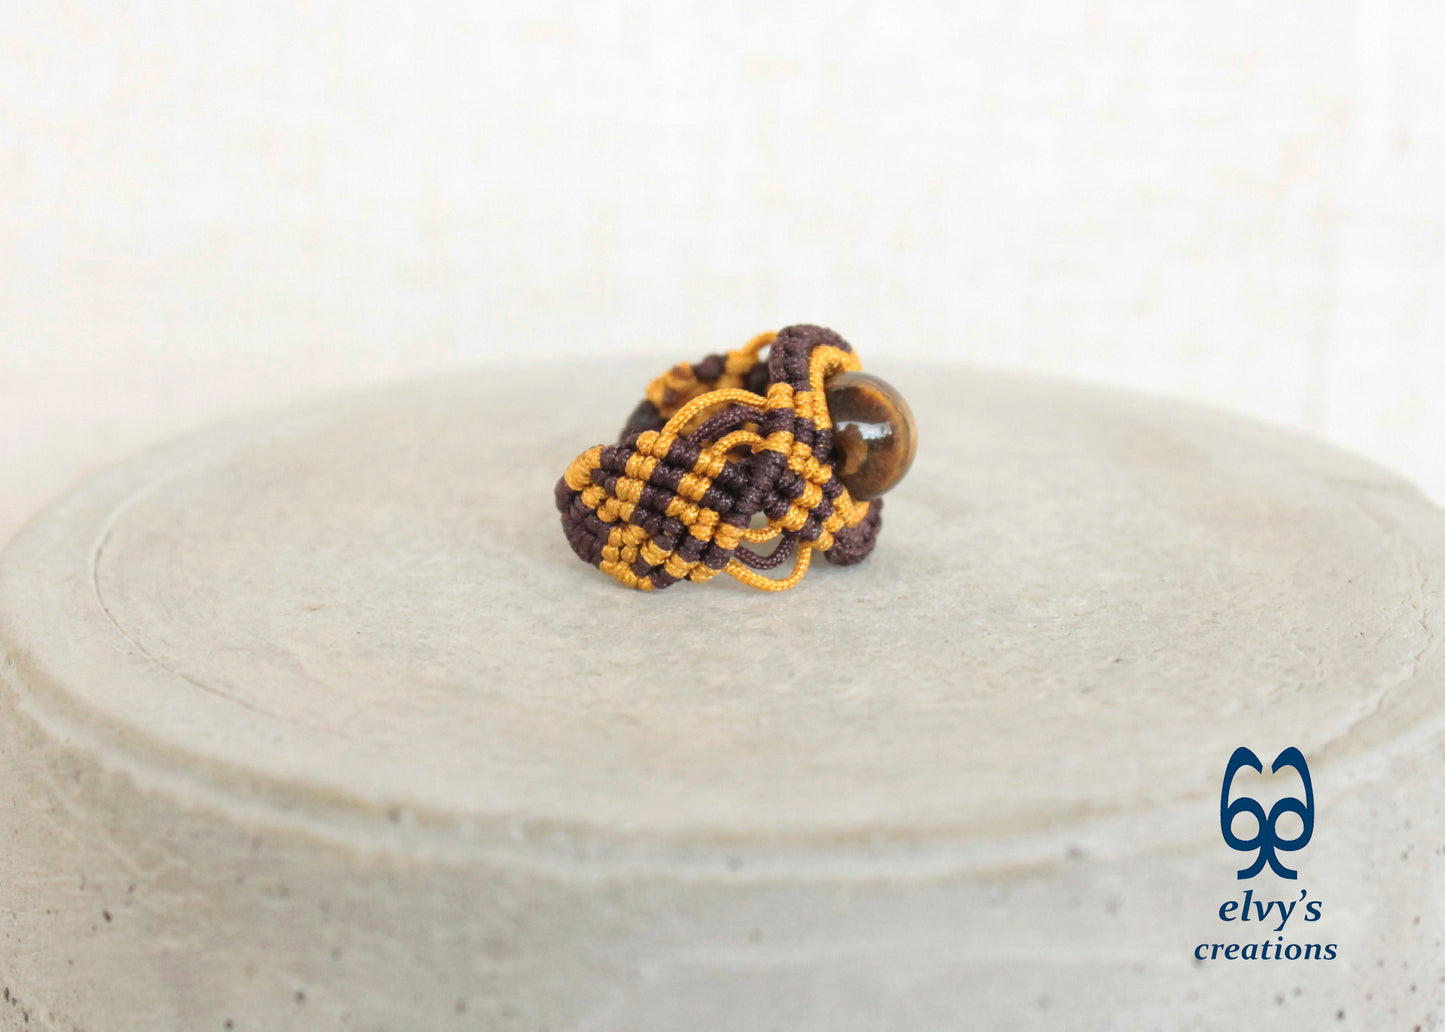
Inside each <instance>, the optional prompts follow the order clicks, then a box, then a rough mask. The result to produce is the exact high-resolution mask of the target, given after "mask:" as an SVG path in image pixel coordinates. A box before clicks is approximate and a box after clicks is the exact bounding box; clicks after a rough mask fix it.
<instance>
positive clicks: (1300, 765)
mask: <svg viewBox="0 0 1445 1032" xmlns="http://www.w3.org/2000/svg"><path fill="white" fill-rule="evenodd" d="M1245 767H1248V768H1250V769H1251V770H1253V771H1255V772H1257V773H1259V774H1263V773H1264V764H1262V763H1260V761H1259V757H1258V756H1256V755H1255V754H1254V753H1253V752H1251V751H1250V750H1249V749H1246V748H1245V747H1244V746H1240V747H1239V748H1238V749H1236V750H1234V753H1233V754H1232V755H1231V756H1230V757H1229V762H1228V763H1227V764H1226V765H1225V768H1224V784H1223V785H1222V786H1221V787H1220V789H1219V832H1220V834H1221V835H1223V836H1224V842H1225V845H1227V846H1229V848H1230V849H1233V850H1237V851H1238V852H1241V853H1251V852H1252V853H1254V858H1253V860H1252V862H1251V863H1250V864H1249V866H1248V867H1244V868H1241V869H1240V870H1239V871H1236V872H1235V875H1234V877H1235V879H1236V881H1235V882H1232V883H1231V884H1236V885H1237V884H1238V880H1239V879H1244V878H1253V877H1255V876H1256V875H1258V874H1260V873H1261V872H1262V871H1263V870H1264V869H1265V868H1266V867H1268V868H1269V869H1270V870H1271V871H1273V872H1274V873H1275V874H1276V875H1277V876H1278V877H1280V878H1284V879H1289V880H1290V881H1295V880H1296V879H1297V878H1298V877H1299V874H1298V872H1296V871H1292V870H1290V869H1289V868H1288V867H1286V866H1285V865H1284V864H1283V863H1282V862H1281V860H1280V854H1281V853H1294V852H1298V851H1299V850H1301V849H1303V848H1304V847H1305V846H1307V845H1309V841H1310V838H1311V836H1313V835H1314V831H1315V789H1314V783H1313V782H1312V781H1311V779H1310V768H1309V764H1307V763H1306V762H1305V758H1304V754H1303V753H1301V752H1300V751H1299V750H1298V749H1296V748H1295V747H1294V746H1290V747H1289V748H1288V749H1285V750H1283V751H1282V752H1281V753H1280V754H1279V755H1278V756H1276V757H1275V758H1274V763H1273V764H1271V765H1270V772H1271V773H1274V774H1278V773H1279V772H1280V771H1282V770H1292V771H1294V772H1295V774H1297V775H1298V776H1299V781H1300V785H1301V786H1302V788H1303V789H1304V798H1303V799H1300V798H1299V797H1297V796H1286V797H1284V798H1282V799H1279V800H1278V801H1277V802H1275V804H1274V805H1273V806H1271V807H1270V809H1269V812H1268V813H1266V812H1265V809H1264V806H1263V805H1262V804H1261V803H1260V801H1259V800H1258V799H1256V798H1254V797H1253V796H1250V795H1246V794H1244V793H1243V792H1241V793H1240V794H1239V796H1238V797H1237V798H1236V799H1235V800H1234V801H1233V802H1231V801H1230V798H1229V795H1230V791H1231V790H1232V789H1233V788H1234V782H1235V778H1236V777H1237V776H1238V774H1239V772H1240V771H1241V770H1243V769H1244V768H1245ZM1271 794H1272V793H1271ZM1291 814H1293V815H1294V816H1295V817H1298V818H1299V822H1300V827H1299V830H1298V832H1295V834H1294V835H1293V836H1292V837H1290V838H1285V837H1284V836H1283V835H1281V834H1280V822H1281V820H1283V819H1284V818H1286V817H1288V816H1289V815H1291ZM1242 815H1243V816H1248V817H1250V818H1252V821H1251V822H1248V823H1253V825H1254V833H1253V834H1252V835H1248V836H1247V837H1246V835H1241V834H1237V833H1236V830H1235V827H1234V822H1235V819H1236V818H1238V817H1240V816H1242ZM1241 823H1247V822H1243V821H1242V822H1241ZM1242 830H1243V831H1245V832H1246V833H1247V832H1248V830H1249V829H1248V828H1244V829H1242ZM1287 830H1289V831H1294V829H1293V828H1287ZM1230 866H1231V867H1232V866H1233V864H1231V865H1230ZM1221 875H1223V872H1221ZM1283 888H1284V886H1278V889H1283ZM1278 889H1272V888H1271V887H1270V885H1269V882H1268V880H1266V881H1265V882H1264V883H1263V884H1256V885H1255V886H1253V887H1251V888H1248V889H1246V890H1245V891H1244V895H1243V898H1240V899H1226V900H1224V902H1222V903H1221V904H1219V907H1218V909H1217V910H1216V913H1217V915H1218V917H1219V920H1220V922H1221V924H1220V925H1215V926H1214V928H1215V931H1214V932H1213V933H1212V934H1210V935H1209V936H1208V939H1209V940H1214V939H1223V940H1225V941H1223V942H1215V941H1207V940H1206V941H1204V942H1200V943H1198V944H1197V945H1196V946H1195V947H1194V961H1195V963H1196V964H1203V963H1205V962H1211V963H1213V962H1217V961H1220V960H1224V961H1236V960H1334V959H1336V958H1337V957H1339V955H1340V947H1339V944H1338V943H1333V942H1298V941H1286V937H1288V938H1290V939H1293V938H1294V935H1295V934H1296V933H1298V932H1300V931H1306V934H1309V933H1310V932H1313V933H1314V934H1315V935H1318V934H1319V933H1318V929H1319V928H1320V927H1321V926H1320V925H1319V923H1318V922H1319V921H1320V920H1321V919H1322V918H1323V917H1324V914H1325V904H1324V901H1323V900H1321V899H1319V898H1318V897H1317V896H1316V897H1315V898H1311V897H1310V891H1309V889H1307V888H1304V887H1302V886H1300V885H1299V884H1298V883H1297V882H1296V884H1294V885H1291V886H1289V888H1288V890H1287V891H1286V892H1284V893H1283V894H1282V898H1279V899H1271V898H1270V897H1271V896H1272V895H1274V893H1275V892H1276V891H1278ZM1256 896H1258V897H1259V898H1256ZM1296 917H1298V918H1299V920H1298V921H1294V922H1293V923H1291V921H1292V919H1293V918H1296ZM1240 939H1246V940H1248V939H1252V940H1254V941H1252V942H1249V941H1245V942H1240V941H1238V940H1240ZM1229 940H1235V941H1229Z"/></svg>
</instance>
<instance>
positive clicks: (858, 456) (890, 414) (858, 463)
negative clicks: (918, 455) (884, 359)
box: [824, 373, 918, 501]
mask: <svg viewBox="0 0 1445 1032" xmlns="http://www.w3.org/2000/svg"><path fill="white" fill-rule="evenodd" d="M824 393H825V394H826V395H827V399H828V413H829V415H831V416H832V418H833V470H834V472H835V473H837V475H838V479H839V480H841V481H842V482H843V486H844V487H846V488H847V489H848V493H849V494H851V495H852V496H853V497H854V498H855V499H857V500H858V501H867V500H868V499H870V498H877V497H878V496H879V495H881V494H883V492H885V491H887V490H888V489H889V488H891V487H893V485H895V484H897V483H898V481H900V480H902V479H903V475H904V474H905V473H907V472H908V467H909V466H910V465H912V463H913V453H914V452H915V451H916V450H917V448H918V434H917V431H916V430H915V429H914V425H913V412H912V411H911V410H910V409H909V408H908V402H906V401H904V400H903V395H901V394H899V393H898V392H897V391H896V390H894V389H893V388H892V387H891V386H889V385H888V384H887V383H886V382H885V381H883V380H880V379H879V378H878V377H876V376H869V375H868V374H867V373H839V374H838V375H837V376H835V377H833V378H832V379H831V380H829V381H828V383H827V385H826V387H825V388H824Z"/></svg>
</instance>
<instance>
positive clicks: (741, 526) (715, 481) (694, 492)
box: [556, 325, 916, 591]
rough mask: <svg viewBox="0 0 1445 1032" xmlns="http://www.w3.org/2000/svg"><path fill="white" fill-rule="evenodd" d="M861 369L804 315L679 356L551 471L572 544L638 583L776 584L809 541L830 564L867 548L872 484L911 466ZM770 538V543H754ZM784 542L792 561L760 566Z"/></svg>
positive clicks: (873, 506)
mask: <svg viewBox="0 0 1445 1032" xmlns="http://www.w3.org/2000/svg"><path fill="white" fill-rule="evenodd" d="M765 348H766V349H767V355H766V357H765V358H764V357H763V355H762V352H763V350H764V349H765ZM861 370H862V366H861V363H860V362H859V359H858V356H857V354H856V353H855V352H854V351H853V348H852V347H851V346H850V345H849V344H848V342H847V341H845V340H843V338H842V337H840V336H838V335H837V334H836V333H834V332H833V331H831V330H827V329H824V328H822V327H820V326H810V325H797V326H789V327H787V328H786V329H783V330H780V331H779V332H777V333H763V334H760V335H759V336H757V337H755V338H754V339H753V340H752V341H750V342H749V343H748V344H747V345H745V346H744V347H742V348H739V349H737V350H735V351H730V352H728V353H727V354H726V355H711V356H709V357H708V358H705V359H703V360H702V361H701V362H698V363H696V364H687V363H684V364H681V365H678V366H675V367H673V368H672V369H671V370H669V371H668V372H666V373H664V374H663V375H662V376H659V377H658V378H657V379H655V380H653V381H652V383H651V384H650V385H649V386H648V388H647V394H646V398H645V399H644V400H643V402H642V403H641V404H640V405H638V407H637V409H636V411H634V412H633V414H632V417H631V418H630V419H629V420H628V422H627V425H626V427H624V429H623V431H622V435H621V438H620V440H619V441H618V443H617V444H614V445H597V446H595V447H593V448H589V449H587V451H585V452H583V453H582V454H581V455H579V456H578V457H577V458H576V459H574V460H573V461H572V464H571V465H570V466H569V467H568V469H567V472H566V474H565V475H564V476H563V477H562V479H561V480H560V481H559V482H558V483H557V491H556V502H557V508H558V510H559V511H560V512H561V514H562V526H563V530H564V531H565V533H566V535H567V540H568V542H570V543H571V545H572V549H573V551H574V552H576V553H577V555H578V556H579V557H580V558H581V559H583V560H584V561H586V562H589V563H591V564H592V565H594V566H596V567H597V568H598V569H600V570H602V571H603V572H604V573H607V574H609V575H610V576H612V577H614V578H615V579H616V580H618V581H619V582H621V583H622V584H625V585H627V586H628V587H631V588H638V589H641V590H643V591H651V590H655V589H658V588H666V587H668V586H670V585H672V584H675V583H676V582H677V581H680V580H690V581H694V582H697V583H703V582H705V581H708V580H710V579H712V578H713V577H714V576H716V575H717V574H718V573H727V574H728V575H730V576H732V577H734V578H736V579H737V580H739V581H742V582H743V583H744V584H747V585H750V586H751V587H754V588H758V589H761V590H765V591H783V590H785V589H787V588H791V587H793V586H794V585H795V584H797V583H798V582H799V581H800V580H801V579H802V578H803V575H804V574H805V573H807V570H808V563H809V560H810V557H811V554H812V552H813V550H815V549H816V550H818V551H821V552H822V553H823V556H824V557H825V558H827V559H828V560H829V561H831V562H833V563H835V564H837V565H840V566H848V565H851V564H853V563H857V562H859V561H860V560H862V559H864V558H865V557H866V556H867V555H868V554H869V553H870V552H871V551H872V550H873V546H874V543H875V541H876V539H877V536H878V530H879V527H880V525H881V520H882V512H883V503H882V500H881V499H879V498H877V497H876V495H878V494H882V493H883V491H885V490H887V489H888V488H889V487H891V486H892V485H893V484H894V483H896V482H897V481H898V480H899V479H901V478H902V476H903V474H904V473H905V472H907V468H908V465H909V464H910V463H911V461H912V458H913V453H914V450H915V448H916V434H915V432H914V429H913V420H912V414H911V412H909V410H908V406H907V404H906V403H905V402H904V401H903V399H902V398H901V397H900V396H899V395H898V394H897V392H896V391H893V389H892V388H891V387H889V386H888V385H887V384H886V383H884V382H883V381H881V380H878V379H877V378H875V377H868V376H865V375H863V374H862V372H861ZM830 404H831V405H832V406H833V407H837V408H847V409H848V410H849V413H850V415H849V417H848V419H847V420H840V419H835V416H834V415H833V414H832V413H831V412H830ZM850 478H851V479H850ZM850 484H851V486H852V487H853V488H854V490H853V491H850V489H849V487H850ZM855 492H856V494H855ZM865 494H867V495H873V496H874V497H871V498H868V499H866V500H865V499H864V498H860V497H858V495H865ZM763 520H765V521H766V522H762V521H763ZM755 523H757V524H758V525H756V526H755V525H754V524H755ZM770 541H775V542H776V545H775V547H774V548H773V549H772V551H770V552H767V553H760V552H758V551H755V550H754V549H753V548H752V547H750V546H753V545H758V544H761V543H764V542H770ZM792 555H796V559H795V560H794V564H793V569H792V572H791V573H789V574H788V575H787V576H785V577H782V578H773V577H768V576H765V575H764V574H763V573H761V572H759V571H762V570H769V569H772V568H774V567H777V566H779V565H781V564H782V563H783V562H785V561H786V560H787V558H788V557H789V556H792Z"/></svg>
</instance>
